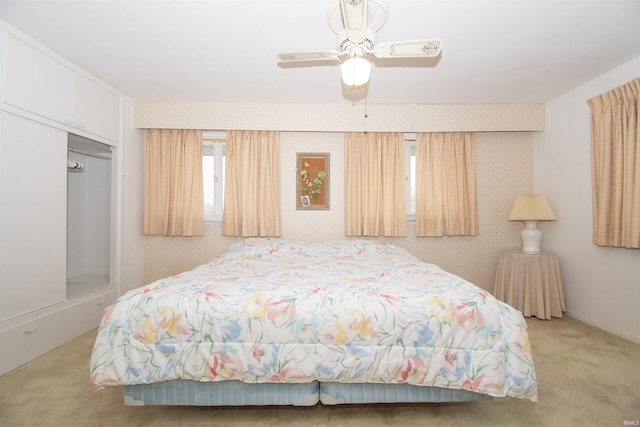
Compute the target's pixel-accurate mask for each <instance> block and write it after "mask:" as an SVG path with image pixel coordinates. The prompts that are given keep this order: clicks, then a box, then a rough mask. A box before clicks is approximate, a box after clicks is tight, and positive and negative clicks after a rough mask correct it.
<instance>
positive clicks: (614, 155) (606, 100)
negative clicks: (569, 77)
mask: <svg viewBox="0 0 640 427" xmlns="http://www.w3.org/2000/svg"><path fill="white" fill-rule="evenodd" d="M639 92H640V78H637V79H635V80H632V81H631V82H629V83H627V84H625V85H623V86H620V87H618V88H615V89H613V90H611V91H610V92H607V93H604V94H602V95H599V96H596V97H594V98H591V99H590V100H589V101H588V104H589V107H590V108H591V181H592V197H593V199H592V204H593V243H594V244H596V245H600V246H614V247H624V248H635V249H637V248H640V121H639V120H638V115H639V114H640V108H639V104H640V96H639V95H638V94H639Z"/></svg>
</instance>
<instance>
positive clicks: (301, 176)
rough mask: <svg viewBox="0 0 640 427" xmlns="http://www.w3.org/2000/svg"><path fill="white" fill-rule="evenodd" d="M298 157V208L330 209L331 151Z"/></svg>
mask: <svg viewBox="0 0 640 427" xmlns="http://www.w3.org/2000/svg"><path fill="white" fill-rule="evenodd" d="M296 157H297V159H296V178H297V179H296V209H303V210H307V209H329V188H330V185H329V176H330V170H329V153H297V154H296Z"/></svg>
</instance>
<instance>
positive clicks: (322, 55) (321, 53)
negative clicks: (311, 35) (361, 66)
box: [278, 50, 340, 61]
mask: <svg viewBox="0 0 640 427" xmlns="http://www.w3.org/2000/svg"><path fill="white" fill-rule="evenodd" d="M278 59H279V60H280V61H314V60H317V59H325V60H326V59H330V60H336V61H340V54H339V53H338V51H335V50H316V51H310V52H290V53H279V54H278Z"/></svg>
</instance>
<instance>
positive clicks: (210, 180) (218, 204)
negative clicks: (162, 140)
mask: <svg viewBox="0 0 640 427" xmlns="http://www.w3.org/2000/svg"><path fill="white" fill-rule="evenodd" d="M225 160H226V132H213V131H205V132H203V134H202V181H203V183H202V188H203V191H204V220H205V221H222V209H223V206H224V174H225V163H226V161H225Z"/></svg>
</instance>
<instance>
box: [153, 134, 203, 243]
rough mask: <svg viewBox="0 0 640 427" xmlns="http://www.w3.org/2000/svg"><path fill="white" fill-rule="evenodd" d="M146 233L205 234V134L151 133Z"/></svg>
mask: <svg viewBox="0 0 640 427" xmlns="http://www.w3.org/2000/svg"><path fill="white" fill-rule="evenodd" d="M144 234H146V235H154V234H155V235H164V236H202V235H203V234H204V202H203V194H202V131H200V130H180V129H169V130H166V129H148V130H147V138H146V153H145V193H144Z"/></svg>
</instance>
